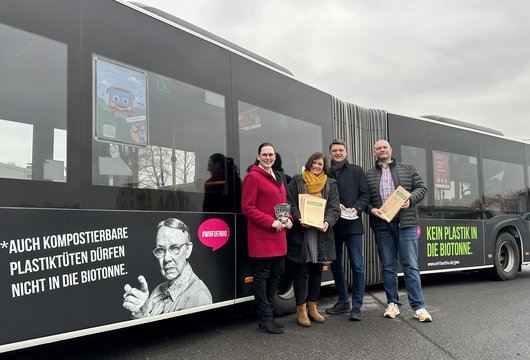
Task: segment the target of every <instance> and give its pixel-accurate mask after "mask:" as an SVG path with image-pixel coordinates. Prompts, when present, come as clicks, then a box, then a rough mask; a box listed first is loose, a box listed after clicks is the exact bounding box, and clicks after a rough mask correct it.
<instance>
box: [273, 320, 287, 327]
mask: <svg viewBox="0 0 530 360" xmlns="http://www.w3.org/2000/svg"><path fill="white" fill-rule="evenodd" d="M272 322H273V323H274V326H276V328H277V329H283V328H284V327H285V325H284V324H282V323H279V322H277V321H276V320H272Z"/></svg>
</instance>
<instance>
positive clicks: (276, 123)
mask: <svg viewBox="0 0 530 360" xmlns="http://www.w3.org/2000/svg"><path fill="white" fill-rule="evenodd" d="M238 113H239V156H240V164H241V167H242V168H243V169H246V168H247V167H248V166H249V165H251V164H253V163H254V161H255V160H256V154H257V148H258V145H259V144H261V143H263V142H271V143H272V144H273V145H274V149H275V150H276V151H277V152H279V153H281V157H282V167H283V171H284V173H285V174H286V175H288V176H292V175H295V174H299V173H300V172H301V169H302V168H303V166H304V164H305V162H306V160H307V156H308V154H311V153H314V152H316V151H322V149H323V147H324V146H323V144H322V128H321V127H320V126H318V125H314V124H311V123H308V122H306V121H303V120H300V119H296V118H293V117H290V116H286V115H284V114H280V113H277V112H274V111H271V110H267V109H264V108H261V107H258V106H255V105H252V104H248V103H245V102H243V101H238ZM241 175H242V177H244V175H246V172H245V171H243V172H242V174H241Z"/></svg>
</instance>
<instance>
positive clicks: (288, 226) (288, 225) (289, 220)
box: [285, 219, 293, 229]
mask: <svg viewBox="0 0 530 360" xmlns="http://www.w3.org/2000/svg"><path fill="white" fill-rule="evenodd" d="M292 227H293V222H292V221H291V219H287V222H286V223H285V228H286V229H290V228H292Z"/></svg>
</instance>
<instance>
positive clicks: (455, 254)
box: [418, 220, 484, 272]
mask: <svg viewBox="0 0 530 360" xmlns="http://www.w3.org/2000/svg"><path fill="white" fill-rule="evenodd" d="M418 262H419V266H420V269H422V270H423V271H427V272H428V271H433V270H441V269H459V268H462V267H466V266H467V267H472V266H483V265H484V225H483V222H482V221H476V220H475V221H474V220H421V221H420V226H419V227H418Z"/></svg>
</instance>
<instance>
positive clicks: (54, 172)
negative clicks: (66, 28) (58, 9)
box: [0, 24, 67, 182]
mask: <svg viewBox="0 0 530 360" xmlns="http://www.w3.org/2000/svg"><path fill="white" fill-rule="evenodd" d="M0 35H1V36H0V49H1V50H0V78H1V79H2V81H1V82H0V133H1V134H2V141H1V142H0V177H2V178H11V179H21V180H46V181H58V182H65V181H66V101H67V93H66V64H67V60H66V57H67V55H66V45H65V44H63V43H60V42H57V41H54V40H50V39H48V38H45V37H42V36H39V35H35V34H32V33H29V32H26V31H22V30H19V29H16V28H13V27H10V26H7V25H3V24H0Z"/></svg>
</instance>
